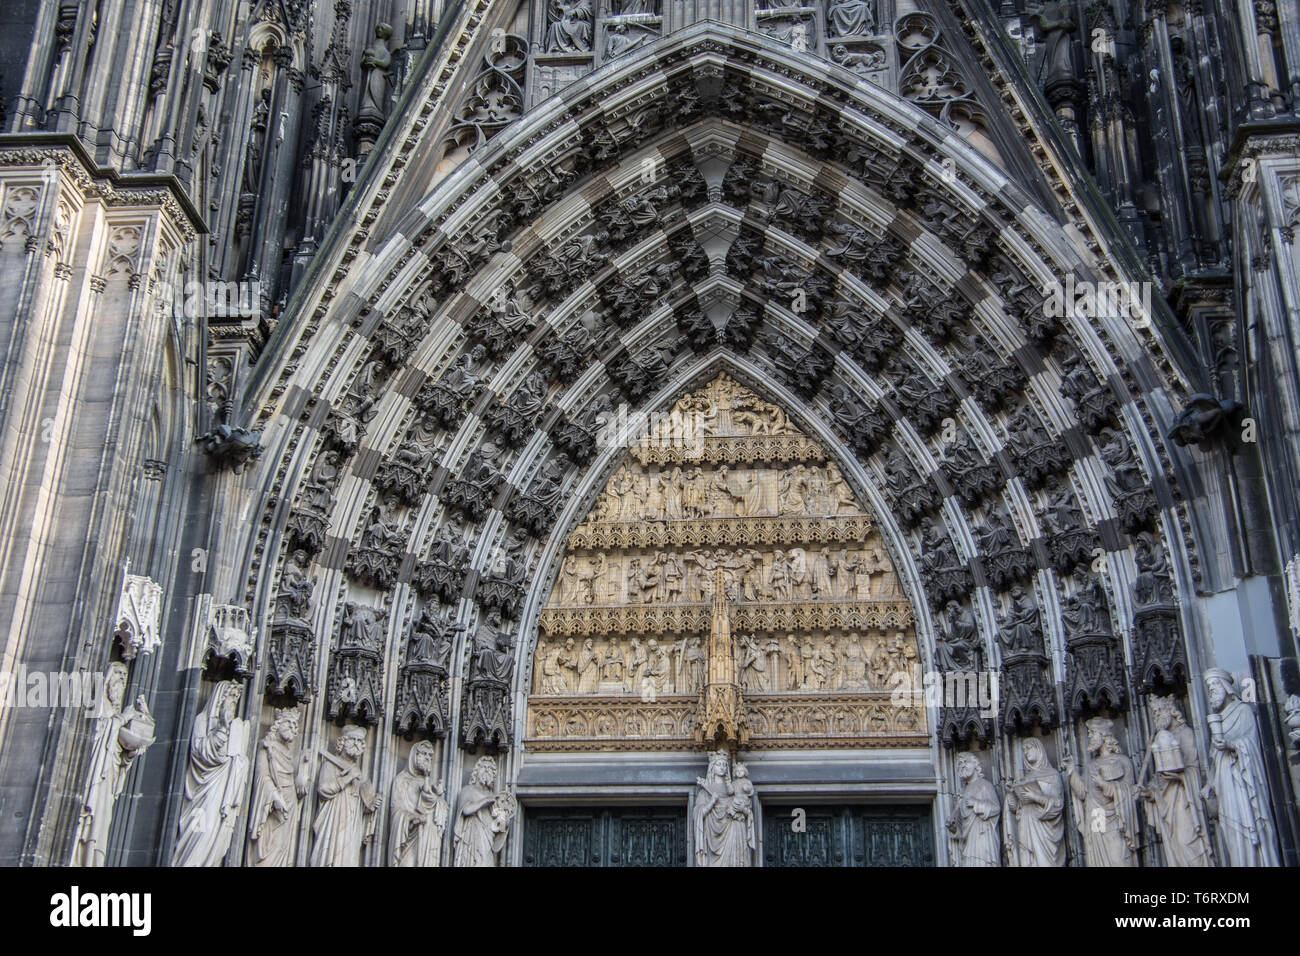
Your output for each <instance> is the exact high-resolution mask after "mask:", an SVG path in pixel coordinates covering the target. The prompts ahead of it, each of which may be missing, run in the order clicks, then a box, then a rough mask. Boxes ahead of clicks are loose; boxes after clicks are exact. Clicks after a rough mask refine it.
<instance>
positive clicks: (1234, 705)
mask: <svg viewBox="0 0 1300 956" xmlns="http://www.w3.org/2000/svg"><path fill="white" fill-rule="evenodd" d="M1205 693H1206V697H1207V698H1208V699H1209V704H1210V712H1209V714H1207V715H1206V721H1207V722H1208V723H1209V725H1210V742H1211V744H1212V745H1213V746H1214V754H1213V755H1212V757H1211V759H1210V788H1211V790H1210V791H1209V792H1210V793H1211V794H1212V796H1211V805H1212V806H1215V807H1217V810H1218V820H1219V832H1220V833H1221V834H1222V836H1223V844H1224V846H1225V847H1226V848H1227V851H1228V859H1227V863H1228V864H1229V865H1230V866H1278V865H1280V864H1279V862H1278V853H1277V845H1276V843H1275V842H1274V839H1273V811H1272V807H1271V805H1270V803H1269V797H1268V782H1267V780H1266V779H1265V776H1264V754H1263V751H1262V750H1261V748H1260V743H1259V729H1258V728H1257V727H1256V726H1255V713H1254V711H1253V710H1252V709H1251V707H1250V705H1249V704H1246V703H1244V702H1243V701H1242V700H1241V699H1240V698H1239V697H1238V696H1237V684H1236V682H1235V681H1234V680H1233V678H1232V675H1231V674H1229V673H1228V672H1227V671H1225V670H1221V669H1220V668H1217V667H1212V668H1210V669H1209V670H1207V671H1206V672H1205Z"/></svg>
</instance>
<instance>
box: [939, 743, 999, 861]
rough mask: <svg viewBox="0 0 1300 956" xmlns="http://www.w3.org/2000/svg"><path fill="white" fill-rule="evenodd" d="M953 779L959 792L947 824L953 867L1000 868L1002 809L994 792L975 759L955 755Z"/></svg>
mask: <svg viewBox="0 0 1300 956" xmlns="http://www.w3.org/2000/svg"><path fill="white" fill-rule="evenodd" d="M957 778H958V779H959V780H960V781H961V784H962V788H961V792H960V793H959V794H957V806H956V808H955V809H954V810H953V813H952V816H951V817H949V818H948V823H947V826H948V833H949V834H951V836H950V841H951V843H952V860H953V865H954V866H1000V865H1001V857H1002V853H1001V844H1000V841H999V840H998V818H999V817H1000V816H1001V815H1002V807H1001V804H1000V802H999V800H998V792H997V791H996V790H995V789H993V784H991V783H989V782H988V781H987V780H985V779H984V771H983V770H982V769H981V768H980V763H979V758H977V757H976V756H975V755H974V754H972V753H962V754H958V755H957Z"/></svg>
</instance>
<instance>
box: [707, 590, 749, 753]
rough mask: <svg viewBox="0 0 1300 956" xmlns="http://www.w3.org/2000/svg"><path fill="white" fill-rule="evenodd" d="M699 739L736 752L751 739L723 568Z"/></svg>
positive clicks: (716, 593) (716, 595)
mask: <svg viewBox="0 0 1300 956" xmlns="http://www.w3.org/2000/svg"><path fill="white" fill-rule="evenodd" d="M695 742H696V743H698V744H700V745H701V746H703V747H705V748H707V749H710V750H715V749H725V750H727V751H729V752H730V753H731V754H733V755H734V754H735V752H736V750H737V749H738V748H739V747H743V746H744V745H745V744H747V743H748V742H749V731H748V729H747V728H746V727H745V702H744V700H743V698H742V695H741V691H740V678H739V674H738V673H737V667H736V642H735V641H734V640H733V639H732V636H731V605H730V603H729V602H728V600H727V582H726V576H725V573H724V572H723V569H722V568H718V569H717V570H716V571H715V572H714V575H713V626H712V628H711V629H710V631H709V646H708V670H707V672H706V674H705V678H704V687H703V688H702V689H701V690H700V703H699V717H698V720H697V721H696V726H695Z"/></svg>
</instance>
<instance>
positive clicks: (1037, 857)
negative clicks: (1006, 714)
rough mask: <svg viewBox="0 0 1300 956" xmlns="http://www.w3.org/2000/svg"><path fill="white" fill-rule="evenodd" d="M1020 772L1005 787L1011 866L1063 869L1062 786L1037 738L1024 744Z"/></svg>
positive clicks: (1059, 776)
mask: <svg viewBox="0 0 1300 956" xmlns="http://www.w3.org/2000/svg"><path fill="white" fill-rule="evenodd" d="M1024 757H1025V765H1024V772H1023V773H1022V774H1021V775H1020V776H1019V777H1017V778H1016V779H1015V781H1014V782H1012V784H1011V785H1010V786H1009V787H1007V816H1006V827H1007V846H1008V848H1009V853H1008V855H1009V856H1010V858H1011V863H1012V865H1013V866H1065V784H1064V782H1063V781H1062V779H1061V774H1060V773H1059V772H1058V771H1057V769H1056V768H1055V767H1053V766H1052V762H1051V760H1049V759H1048V757H1047V751H1046V750H1045V749H1044V748H1043V742H1042V741H1041V740H1039V739H1038V738H1037V737H1029V738H1027V739H1026V740H1025V744H1024Z"/></svg>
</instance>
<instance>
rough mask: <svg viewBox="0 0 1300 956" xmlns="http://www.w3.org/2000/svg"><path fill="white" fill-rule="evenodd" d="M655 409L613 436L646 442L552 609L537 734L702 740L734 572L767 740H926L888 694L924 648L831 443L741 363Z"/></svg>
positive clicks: (747, 692) (532, 706) (610, 493)
mask: <svg viewBox="0 0 1300 956" xmlns="http://www.w3.org/2000/svg"><path fill="white" fill-rule="evenodd" d="M640 425H641V423H637V422H621V421H614V422H612V423H611V424H609V425H607V431H611V432H612V433H611V434H606V435H604V436H602V438H603V439H608V440H610V441H616V442H619V443H620V444H628V445H629V446H630V447H629V453H628V456H627V459H626V460H625V462H624V463H623V465H622V466H621V467H620V468H619V469H618V470H617V471H615V473H614V475H613V476H612V477H611V479H610V481H609V483H608V484H607V485H606V487H605V489H604V491H603V493H602V494H601V495H600V496H599V497H598V498H597V500H596V503H595V505H594V506H593V508H592V510H591V512H590V513H589V515H588V516H587V519H586V520H585V521H584V522H583V523H582V524H581V525H579V526H578V527H577V528H576V529H575V530H574V531H573V533H572V535H571V536H570V539H569V544H568V550H567V552H566V554H565V556H564V559H563V562H562V565H561V570H560V575H559V578H558V580H557V582H556V585H555V588H554V591H553V592H552V595H551V599H550V602H549V603H548V604H547V606H546V607H545V608H544V609H543V611H542V614H541V620H540V636H539V640H538V645H537V651H536V654H535V656H534V662H535V663H534V670H533V676H532V688H531V697H530V703H529V713H528V722H527V735H528V742H527V743H528V746H529V747H530V748H531V749H535V750H619V749H629V750H637V749H689V748H690V746H691V735H692V732H693V721H694V720H695V716H696V698H697V696H698V695H699V694H700V692H701V689H702V682H703V676H704V672H705V668H706V657H707V654H706V649H705V644H706V641H707V638H708V635H709V633H710V624H711V621H712V616H713V610H712V601H713V592H714V590H715V588H716V587H717V586H718V585H717V583H716V582H718V581H721V582H722V586H723V587H724V588H725V590H726V593H727V597H728V601H729V602H730V612H729V613H730V619H731V631H732V633H733V634H734V635H735V660H736V663H737V669H738V673H739V678H740V683H741V685H742V687H743V691H744V704H745V709H746V712H747V714H746V719H747V723H748V726H749V727H750V729H751V744H750V746H752V747H757V748H762V747H769V748H770V747H778V746H779V747H799V746H805V747H806V746H855V747H857V746H915V745H918V744H919V743H922V742H923V741H924V735H925V733H926V728H925V715H924V712H923V711H922V710H921V709H920V708H919V707H915V708H914V707H909V706H903V707H899V706H897V705H896V704H895V703H894V702H892V701H891V695H890V692H891V690H893V689H894V688H896V687H898V686H899V685H900V682H901V676H900V675H906V677H907V680H908V681H910V680H911V679H912V677H913V674H914V671H915V669H916V668H918V667H919V666H920V662H919V655H918V650H917V643H916V636H915V632H914V630H913V627H912V614H911V607H910V605H909V604H908V602H907V601H906V599H905V598H904V596H903V592H902V588H901V585H900V583H899V580H898V576H897V574H896V573H895V571H894V568H893V564H892V563H891V561H890V559H889V556H888V554H887V552H886V550H885V547H884V545H883V542H882V541H881V538H880V535H879V532H878V531H877V529H876V527H875V524H874V522H873V521H872V518H871V516H870V515H869V514H867V513H866V512H865V511H864V510H863V508H862V507H861V506H860V505H859V504H858V501H857V499H856V497H855V495H854V493H853V492H852V490H851V489H850V488H849V487H848V485H847V483H846V482H845V480H844V478H843V476H842V475H841V474H840V472H839V469H838V468H837V467H836V465H835V464H834V462H832V461H830V460H829V458H828V456H827V454H826V452H825V450H824V449H822V448H821V447H820V446H819V445H818V444H817V443H816V442H814V441H812V440H811V439H809V438H808V437H807V436H806V435H804V434H802V433H801V432H800V431H799V430H798V429H797V428H795V427H794V425H793V424H792V423H791V422H790V420H789V418H788V416H787V415H786V414H785V412H784V411H783V410H781V409H780V408H779V407H777V406H775V405H772V404H770V403H768V402H765V401H763V400H762V399H760V398H759V397H758V396H757V395H756V394H754V393H753V392H752V391H751V390H749V389H748V388H746V387H745V386H743V385H741V384H740V383H738V382H736V381H735V380H733V379H731V378H729V377H727V376H726V375H722V376H719V377H718V378H717V379H715V380H714V381H713V382H711V383H710V384H709V385H707V386H705V387H704V388H702V389H700V390H698V391H696V392H693V393H691V394H690V395H687V396H686V397H684V398H682V399H681V400H680V401H678V402H677V403H676V404H675V405H674V406H673V408H672V409H671V410H670V411H669V412H668V413H666V414H662V415H660V416H656V417H655V418H654V419H653V421H652V422H651V423H649V425H648V427H639V426H640ZM620 430H621V431H620ZM907 686H911V685H910V683H909V684H907Z"/></svg>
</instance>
